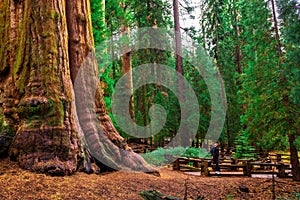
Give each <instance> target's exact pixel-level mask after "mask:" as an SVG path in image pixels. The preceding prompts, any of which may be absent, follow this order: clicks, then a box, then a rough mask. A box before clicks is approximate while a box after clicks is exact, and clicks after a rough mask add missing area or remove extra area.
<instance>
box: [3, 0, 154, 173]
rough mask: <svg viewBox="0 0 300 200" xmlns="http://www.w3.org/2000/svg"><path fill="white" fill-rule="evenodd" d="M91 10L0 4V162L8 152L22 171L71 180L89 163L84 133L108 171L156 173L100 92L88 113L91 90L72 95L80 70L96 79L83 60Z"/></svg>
mask: <svg viewBox="0 0 300 200" xmlns="http://www.w3.org/2000/svg"><path fill="white" fill-rule="evenodd" d="M89 5H90V2H89V1H84V0H74V1H65V0H55V1H54V0H52V1H46V0H23V1H12V0H11V1H10V0H0V11H1V12H0V20H1V21H0V36H1V38H2V39H3V45H2V44H1V49H0V61H1V63H0V72H1V75H0V91H1V94H0V104H1V105H2V106H1V109H0V144H1V147H0V154H2V155H3V154H5V152H7V149H8V147H9V146H10V149H9V155H10V157H11V158H12V159H15V160H17V161H18V162H19V164H20V166H21V167H22V168H25V169H30V170H32V171H37V172H41V173H47V174H51V175H66V174H72V173H74V172H75V171H76V170H77V169H78V167H79V163H82V162H81V161H82V159H83V157H84V154H83V145H84V144H83V143H82V141H84V139H83V138H82V136H83V135H82V134H79V133H82V131H83V132H84V133H86V132H87V134H86V138H85V141H86V143H85V144H89V147H87V148H88V149H89V150H90V151H91V152H92V153H94V152H96V157H97V159H98V161H99V162H100V163H102V164H103V167H105V166H106V165H110V164H111V163H112V166H113V168H114V169H124V168H129V169H138V170H144V171H148V172H149V171H155V170H154V169H153V168H151V167H150V166H148V165H147V164H146V163H145V161H144V160H143V159H142V158H141V157H140V156H139V155H137V154H134V153H131V151H130V148H129V147H128V145H127V144H126V143H125V141H124V139H123V138H122V137H121V136H120V135H119V134H118V133H117V131H116V129H115V128H114V126H113V124H112V122H111V120H110V118H109V116H108V115H107V113H106V109H105V104H104V101H103V97H102V95H101V94H100V88H96V89H95V92H93V91H91V94H92V95H93V96H94V97H95V98H94V101H93V105H94V107H92V109H89V110H87V106H86V105H84V104H83V103H82V101H81V100H82V98H83V97H85V96H86V92H85V90H86V91H87V93H88V92H89V89H88V88H86V86H85V85H83V88H82V89H83V90H82V91H83V93H82V94H83V95H84V96H81V94H80V93H79V94H76V93H75V94H74V93H73V84H74V83H75V80H76V76H77V74H78V72H79V70H80V68H81V67H85V66H91V70H90V71H89V73H91V72H95V73H97V70H96V64H95V60H94V59H93V58H88V59H86V57H87V56H88V55H89V54H90V53H91V52H92V50H93V36H92V27H91V19H90V8H89ZM83 63H87V64H83ZM84 71H85V70H84ZM87 75H90V74H87ZM87 80H89V79H87ZM91 80H93V79H91ZM84 81H86V80H84ZM95 81H96V82H98V79H97V80H95ZM72 82H73V83H72ZM86 82H88V81H86ZM75 96H76V98H75ZM76 100H77V102H76ZM76 106H79V108H80V109H78V108H76ZM84 111H88V112H84ZM91 112H93V113H91ZM77 113H79V117H77ZM94 113H95V116H96V117H94V115H93V114H94ZM80 116H81V117H80ZM78 119H79V120H78ZM99 128H100V129H99ZM99 130H101V131H99ZM90 141H92V143H91V142H90ZM10 143H11V144H10ZM101 159H103V161H102V160H101ZM114 166H116V167H114ZM109 167H111V166H109Z"/></svg>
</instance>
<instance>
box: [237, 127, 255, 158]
mask: <svg viewBox="0 0 300 200" xmlns="http://www.w3.org/2000/svg"><path fill="white" fill-rule="evenodd" d="M254 155H255V148H254V147H252V146H250V144H249V135H248V134H247V132H246V131H244V132H242V133H241V134H239V135H238V138H237V140H236V148H235V153H234V157H235V158H239V159H255V158H254Z"/></svg>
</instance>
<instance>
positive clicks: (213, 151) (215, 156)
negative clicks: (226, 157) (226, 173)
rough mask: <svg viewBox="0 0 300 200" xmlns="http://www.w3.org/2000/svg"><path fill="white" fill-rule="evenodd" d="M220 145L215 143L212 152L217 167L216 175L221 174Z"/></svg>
mask: <svg viewBox="0 0 300 200" xmlns="http://www.w3.org/2000/svg"><path fill="white" fill-rule="evenodd" d="M218 146H219V143H217V142H216V143H215V144H214V147H213V148H212V149H211V150H210V154H211V156H212V159H213V164H215V165H216V174H220V166H219V148H218Z"/></svg>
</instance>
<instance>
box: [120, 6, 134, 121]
mask: <svg viewBox="0 0 300 200" xmlns="http://www.w3.org/2000/svg"><path fill="white" fill-rule="evenodd" d="M121 7H122V8H123V9H124V12H125V11H126V6H125V4H124V3H121ZM122 21H123V22H122V25H121V32H122V36H123V37H126V40H130V27H129V25H128V24H127V22H126V21H125V19H123V20H122ZM129 48H130V47H129V46H128V45H126V44H124V45H123V54H122V71H123V73H124V74H125V73H127V74H128V80H127V84H126V85H124V88H126V91H131V94H132V93H133V90H132V88H133V83H132V81H133V80H132V61H131V51H130V49H129ZM130 115H131V117H132V119H134V98H133V95H132V96H131V101H130Z"/></svg>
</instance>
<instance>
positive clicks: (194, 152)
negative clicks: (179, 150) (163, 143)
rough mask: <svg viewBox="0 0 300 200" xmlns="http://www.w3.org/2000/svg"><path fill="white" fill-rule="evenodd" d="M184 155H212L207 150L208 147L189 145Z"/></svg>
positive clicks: (201, 156) (189, 156)
mask: <svg viewBox="0 0 300 200" xmlns="http://www.w3.org/2000/svg"><path fill="white" fill-rule="evenodd" d="M182 157H187V158H195V157H197V158H205V157H210V153H209V152H208V151H207V149H202V148H194V147H189V148H187V149H186V151H185V152H184V154H182Z"/></svg>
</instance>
